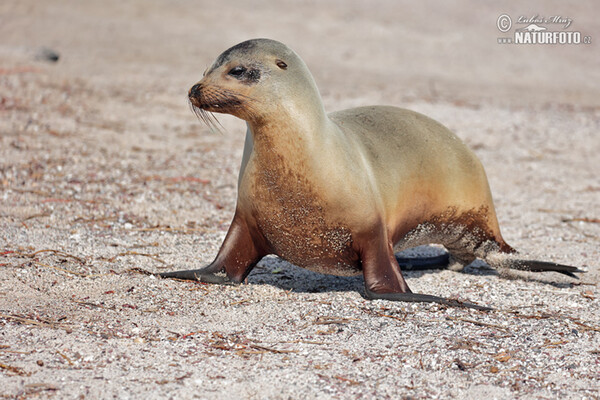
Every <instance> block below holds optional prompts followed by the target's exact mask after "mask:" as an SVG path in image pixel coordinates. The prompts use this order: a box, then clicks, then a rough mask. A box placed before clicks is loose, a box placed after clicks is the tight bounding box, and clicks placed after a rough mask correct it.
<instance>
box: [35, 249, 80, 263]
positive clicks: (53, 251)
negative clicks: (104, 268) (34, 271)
mask: <svg viewBox="0 0 600 400" xmlns="http://www.w3.org/2000/svg"><path fill="white" fill-rule="evenodd" d="M40 253H54V254H57V255H59V256H63V257H69V258H72V259H74V260H77V261H78V262H79V263H81V264H85V260H84V259H83V258H81V257H77V256H74V255H72V254H69V253H66V252H64V251H62V250H54V249H43V250H37V251H34V252H33V253H31V254H23V255H24V256H26V257H29V258H34V257H35V256H37V255H38V254H40Z"/></svg>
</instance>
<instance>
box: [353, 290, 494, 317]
mask: <svg viewBox="0 0 600 400" xmlns="http://www.w3.org/2000/svg"><path fill="white" fill-rule="evenodd" d="M365 292H366V295H367V297H368V298H369V299H370V300H390V301H403V302H407V303H437V304H442V305H445V306H449V307H459V308H472V309H475V310H480V311H491V310H493V308H490V307H485V306H480V305H478V304H473V303H468V302H463V301H459V300H454V299H447V298H444V297H438V296H432V295H429V294H420V293H374V292H372V291H370V290H369V288H368V287H367V286H366V285H365Z"/></svg>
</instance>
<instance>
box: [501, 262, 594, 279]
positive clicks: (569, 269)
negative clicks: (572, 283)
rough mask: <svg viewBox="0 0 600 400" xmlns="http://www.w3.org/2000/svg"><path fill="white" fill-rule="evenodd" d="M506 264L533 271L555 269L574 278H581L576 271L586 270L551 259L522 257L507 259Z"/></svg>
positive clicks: (513, 267)
mask: <svg viewBox="0 0 600 400" xmlns="http://www.w3.org/2000/svg"><path fill="white" fill-rule="evenodd" d="M506 266H507V267H508V268H510V269H517V270H521V271H531V272H546V271H553V272H558V273H559V274H564V275H567V276H570V277H572V278H576V279H579V277H578V276H577V275H575V272H577V273H585V271H583V270H581V269H579V268H577V267H574V266H572V265H565V264H558V263H554V262H550V261H537V260H521V259H513V260H507V262H506Z"/></svg>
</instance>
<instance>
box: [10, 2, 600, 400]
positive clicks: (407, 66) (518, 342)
mask: <svg viewBox="0 0 600 400" xmlns="http://www.w3.org/2000/svg"><path fill="white" fill-rule="evenodd" d="M214 3H216V2H208V1H185V0H181V1H175V0H173V1H168V0H157V1H143V0H130V1H116V0H111V1H99V0H98V1H85V2H82V1H75V0H73V1H52V2H42V1H35V0H26V1H25V0H3V1H2V2H1V3H0V255H1V256H0V397H4V398H40V397H42V398H45V397H54V398H119V399H125V398H144V399H146V398H177V399H186V398H207V399H231V398H240V399H259V398H261V399H262V398H273V399H287V398H293V399H296V398H308V399H310V398H338V399H345V398H359V397H367V398H394V399H396V398H402V397H406V398H452V397H456V398H461V399H465V398H466V399H469V398H472V399H478V398H483V397H486V398H490V399H491V398H561V399H564V398H573V399H580V398H598V396H599V392H600V378H599V377H600V318H599V317H598V316H599V311H600V300H599V298H600V292H599V290H598V282H599V277H600V275H599V268H598V267H599V265H600V263H599V261H598V260H599V259H600V246H599V242H600V240H599V238H600V224H599V223H598V218H600V181H599V179H598V173H599V166H600V155H599V154H600V137H599V128H600V122H599V121H600V51H599V49H598V45H597V43H598V41H600V29H599V27H600V25H599V24H600V22H599V20H598V18H597V16H598V13H599V11H600V7H598V3H597V2H593V1H587V2H584V1H581V2H573V3H574V4H571V5H567V4H566V3H565V2H562V1H561V2H559V1H555V2H547V1H546V2H541V1H540V2H529V3H528V4H527V6H525V5H523V3H522V2H517V1H515V2H511V3H504V4H500V2H467V1H458V2H452V3H451V4H452V5H450V2H443V3H442V4H436V3H432V2H420V3H419V4H418V5H417V4H413V3H412V2H408V1H379V2H375V3H372V2H369V3H367V2H360V1H357V0H351V1H341V0H340V1H335V2H316V1H306V2H292V1H278V2H266V1H265V2H261V1H256V2H250V4H248V3H247V2H223V4H222V5H214ZM502 13H508V14H509V15H512V16H514V17H516V16H518V15H521V14H524V15H528V16H531V15H535V14H540V15H545V16H550V15H555V14H560V15H562V16H565V17H570V18H572V19H573V23H572V27H571V28H570V30H577V31H581V32H582V35H591V36H592V39H593V42H592V44H590V45H578V46H576V45H565V46H542V45H522V46H516V45H500V44H497V43H496V40H497V37H499V36H501V35H500V33H499V31H498V29H497V27H496V20H497V18H498V16H499V15H500V14H502ZM253 37H270V38H274V39H278V40H281V41H283V42H285V43H287V44H288V45H289V46H290V47H292V48H294V49H295V50H296V51H297V52H298V53H299V54H300V55H301V56H302V57H303V58H304V60H305V61H306V63H307V64H308V66H309V67H310V68H311V70H312V72H313V73H314V75H315V78H316V80H317V83H318V85H319V87H320V89H321V92H322V95H323V98H324V101H325V104H326V107H327V109H328V110H330V111H334V110H337V109H341V108H347V107H351V106H358V105H369V104H392V105H397V106H402V107H406V108H410V109H413V110H416V111H420V112H423V113H425V114H427V115H430V116H432V117H433V118H435V119H437V120H439V121H440V122H442V123H443V124H445V125H447V126H448V127H450V128H451V129H452V130H453V131H455V132H456V133H457V134H458V135H459V136H460V137H462V138H463V139H464V140H465V141H466V142H467V143H468V144H469V145H470V146H471V147H472V148H473V149H474V150H475V151H476V153H477V154H478V155H479V157H480V158H481V160H482V162H483V164H484V165H485V167H486V170H487V173H488V176H489V179H490V184H491V187H492V191H493V193H494V197H495V202H496V206H497V212H498V215H499V219H500V224H501V227H502V228H503V234H504V237H505V238H506V240H507V241H508V242H509V243H510V244H512V245H513V246H515V247H516V248H518V249H520V250H521V251H522V252H523V253H524V254H527V255H528V256H531V257H533V258H539V259H545V260H554V261H558V262H564V263H570V264H574V265H578V266H580V267H582V268H583V269H585V270H587V271H588V272H587V273H586V274H583V275H582V278H581V280H580V281H575V280H573V279H569V278H563V277H562V276H559V275H558V274H552V273H545V274H537V275H535V274H518V275H515V276H512V277H502V276H498V274H497V273H496V272H495V271H493V270H490V269H489V268H487V267H486V266H485V265H483V264H481V263H479V264H476V265H474V266H472V267H469V268H467V269H466V270H465V271H464V272H462V273H460V272H452V271H442V272H433V271H432V272H425V273H408V274H407V280H408V283H409V285H410V286H411V287H412V288H413V290H415V291H418V292H423V293H430V294H437V295H442V296H458V297H459V298H461V299H468V300H472V301H476V302H479V303H481V304H486V305H490V306H493V307H495V308H496V309H497V311H494V312H489V313H483V312H477V311H473V310H461V309H446V308H444V307H440V306H437V305H430V304H413V305H407V304H398V303H392V302H386V301H373V302H371V301H367V300H365V299H364V298H363V297H362V294H363V284H362V278H361V277H357V278H339V277H331V276H325V275H319V274H316V273H312V272H308V271H305V270H301V269H298V268H296V267H294V266H291V265H289V264H287V263H285V262H283V261H280V260H278V259H276V258H268V259H265V260H263V261H262V262H261V263H260V264H259V266H258V267H257V268H256V269H255V271H254V272H253V273H252V274H251V275H250V277H249V284H248V285H241V286H238V287H219V286H210V285H200V284H194V283H188V282H178V281H172V280H159V279H156V278H154V277H152V276H147V275H143V274H141V273H138V272H136V269H142V270H146V271H165V270H170V269H174V268H189V267H197V266H201V265H203V264H206V263H208V262H210V261H211V259H212V257H214V255H215V254H216V252H217V250H218V247H219V245H220V243H221V241H222V239H223V236H224V234H225V232H226V229H227V227H228V224H229V221H230V219H231V217H232V212H233V209H234V206H235V193H236V188H235V185H236V178H237V175H236V174H237V170H238V167H239V163H240V157H241V150H242V145H243V131H244V124H243V122H241V121H237V120H235V119H233V118H228V117H223V118H220V119H221V121H222V124H223V125H224V126H225V132H224V133H223V134H218V133H212V132H210V131H209V130H208V129H207V128H206V127H205V126H202V125H201V124H200V123H199V122H198V121H197V120H196V118H195V117H194V115H193V114H192V113H191V112H190V111H189V109H188V107H187V104H186V92H187V89H188V88H189V87H190V86H191V85H192V84H193V83H194V82H195V81H197V80H198V79H199V78H200V76H201V74H202V72H203V70H204V69H205V68H206V67H207V66H208V65H210V63H212V61H213V60H214V58H215V57H216V56H217V55H218V54H219V53H220V52H221V51H223V50H224V49H226V48H227V47H229V46H231V45H233V44H235V43H238V42H240V41H242V40H245V39H248V38H253ZM42 46H46V47H49V48H51V49H54V50H56V51H57V52H59V53H60V60H59V61H58V62H57V63H49V62H43V61H39V60H36V59H35V57H36V54H38V52H39V49H40V48H41V47H42ZM426 250H427V249H426ZM427 251H428V250H427Z"/></svg>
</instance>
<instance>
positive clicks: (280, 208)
mask: <svg viewBox="0 0 600 400" xmlns="http://www.w3.org/2000/svg"><path fill="white" fill-rule="evenodd" d="M188 96H189V100H190V102H191V104H192V106H193V109H194V111H195V112H196V114H197V115H198V116H199V117H200V118H201V119H203V120H204V121H205V122H208V123H211V117H212V114H210V112H218V113H226V114H232V115H234V116H236V117H239V118H241V119H243V120H245V121H246V122H247V127H248V129H247V133H246V142H245V148H244V154H243V157H242V163H241V168H240V174H239V180H238V197H237V206H236V210H235V215H234V217H233V221H232V223H231V226H230V227H229V231H228V232H227V235H226V237H225V241H224V242H223V245H222V246H221V249H220V250H219V253H218V254H217V256H216V258H215V260H214V261H213V262H212V263H211V264H210V265H208V266H206V267H204V268H200V269H195V270H189V271H176V272H169V273H161V274H159V275H160V276H161V277H170V278H180V279H195V280H199V281H202V282H209V283H240V282H242V281H243V280H244V279H245V278H246V276H247V275H248V274H249V273H250V271H251V270H252V268H253V267H254V266H255V265H256V263H257V262H258V261H259V260H260V259H261V258H262V257H264V256H266V255H268V254H276V255H278V256H279V257H281V258H283V259H285V260H287V261H289V262H291V263H293V264H296V265H298V266H300V267H303V268H307V269H311V270H314V271H318V272H322V273H327V274H334V275H355V274H360V273H362V274H363V276H364V280H365V289H366V295H367V297H368V298H371V299H387V300H396V301H418V302H437V303H442V304H447V305H452V306H467V307H472V308H478V309H487V308H486V307H483V306H478V305H474V304H470V303H462V302H458V301H456V300H450V299H444V298H441V297H437V296H429V295H424V294H413V293H411V291H410V289H409V287H408V285H407V284H406V281H405V280H404V277H403V276H402V272H401V269H400V267H399V266H398V262H397V260H396V258H395V255H394V251H399V250H403V249H406V248H410V247H414V246H417V245H422V244H429V243H439V244H442V245H444V246H445V247H446V249H447V250H448V251H449V252H450V254H451V255H452V257H453V258H454V259H455V260H456V261H458V262H459V263H462V264H469V263H471V262H472V261H473V260H475V259H476V258H481V259H483V260H485V261H486V262H488V263H489V264H490V265H491V266H493V267H500V268H505V267H511V268H519V269H527V270H556V271H559V272H562V273H566V274H568V275H573V274H572V273H573V272H577V271H578V269H577V268H575V267H571V266H564V265H559V264H554V263H547V262H539V261H526V260H519V259H516V258H514V257H507V255H513V254H514V253H515V250H514V249H513V248H512V247H511V246H509V245H508V244H507V243H506V242H505V241H504V239H503V238H502V235H501V234H500V228H499V226H498V220H497V218H496V212H495V210H494V204H493V202H492V196H491V193H490V188H489V185H488V181H487V178H486V175H485V172H484V169H483V167H482V165H481V163H480V162H479V160H478V159H477V157H476V156H475V154H474V153H473V152H472V151H471V150H469V149H468V148H467V146H466V145H465V144H464V143H463V142H462V141H461V140H460V139H459V138H458V137H456V136H455V135H454V134H453V133H452V132H450V130H448V129H447V128H446V127H444V126H443V125H441V124H440V123H438V122H436V121H434V120H432V119H430V118H428V117H426V116H425V115H422V114H419V113H417V112H414V111H409V110H405V109H401V108H396V107H388V106H372V107H359V108H353V109H349V110H343V111H338V112H334V113H331V114H327V113H326V112H325V109H324V107H323V103H322V101H321V97H320V95H319V91H318V89H317V86H316V84H315V81H314V79H313V77H312V75H311V73H310V72H309V70H308V68H307V67H306V65H305V64H304V62H303V61H302V59H301V58H300V57H299V56H298V55H297V54H296V53H294V52H293V51H292V50H291V49H289V48H288V47H287V46H285V45H284V44H282V43H279V42H277V41H274V40H269V39H254V40H248V41H245V42H242V43H240V44H238V45H236V46H233V47H231V48H230V49H228V50H226V51H225V52H224V53H223V54H221V55H220V56H219V57H218V58H217V59H216V61H215V62H214V63H213V64H212V66H211V67H210V68H209V69H208V70H207V71H206V72H205V73H204V76H203V78H202V79H201V80H200V81H199V82H198V83H197V84H195V85H194V86H193V87H192V88H191V89H190V91H189V94H188Z"/></svg>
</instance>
